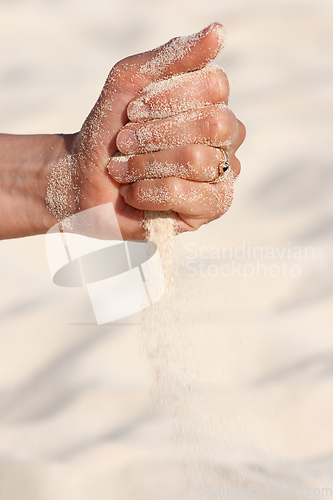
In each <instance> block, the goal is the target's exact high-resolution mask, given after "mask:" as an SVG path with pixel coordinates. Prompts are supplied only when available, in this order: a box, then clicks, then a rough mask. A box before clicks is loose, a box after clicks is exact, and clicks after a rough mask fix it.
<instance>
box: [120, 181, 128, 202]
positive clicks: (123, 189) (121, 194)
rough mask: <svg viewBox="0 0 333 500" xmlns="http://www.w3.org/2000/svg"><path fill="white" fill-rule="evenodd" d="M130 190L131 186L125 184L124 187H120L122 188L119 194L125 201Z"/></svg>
mask: <svg viewBox="0 0 333 500" xmlns="http://www.w3.org/2000/svg"><path fill="white" fill-rule="evenodd" d="M129 188H130V186H129V184H125V185H124V186H120V188H119V194H120V196H122V197H123V198H124V199H126V196H127V193H128V190H129Z"/></svg>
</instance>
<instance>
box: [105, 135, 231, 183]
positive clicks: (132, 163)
mask: <svg viewBox="0 0 333 500" xmlns="http://www.w3.org/2000/svg"><path fill="white" fill-rule="evenodd" d="M224 158H225V155H224V153H223V152H222V151H221V150H219V149H217V148H212V147H210V146H205V145H201V144H194V145H191V146H180V147H178V148H173V149H169V150H166V151H158V152H156V153H147V154H141V155H134V156H123V155H122V156H114V157H113V158H112V159H111V160H110V162H109V164H108V171H109V173H110V175H111V177H112V178H113V179H114V180H115V181H117V182H119V183H121V184H128V183H132V182H137V181H140V180H143V179H162V178H165V177H179V178H181V179H187V180H192V181H201V182H204V181H206V182H209V181H212V180H214V179H216V177H218V173H219V165H220V164H221V162H222V161H223V160H224Z"/></svg>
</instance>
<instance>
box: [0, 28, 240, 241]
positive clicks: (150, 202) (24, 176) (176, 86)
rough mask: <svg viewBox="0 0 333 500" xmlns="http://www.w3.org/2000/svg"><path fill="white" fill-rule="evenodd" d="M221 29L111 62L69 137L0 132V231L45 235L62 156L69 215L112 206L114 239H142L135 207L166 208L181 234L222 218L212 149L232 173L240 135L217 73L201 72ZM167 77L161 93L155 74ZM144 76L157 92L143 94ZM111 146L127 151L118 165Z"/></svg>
mask: <svg viewBox="0 0 333 500" xmlns="http://www.w3.org/2000/svg"><path fill="white" fill-rule="evenodd" d="M222 35H223V31H222V27H221V26H220V25H219V24H217V23H215V24H213V25H211V26H210V27H208V28H206V29H205V30H203V32H201V34H200V35H199V36H196V37H192V38H189V39H188V40H184V39H174V40H171V41H170V42H168V44H166V45H165V46H162V47H160V48H158V49H155V50H154V51H151V52H147V53H143V54H139V55H136V56H131V57H129V58H127V59H124V60H123V61H120V62H119V63H117V64H116V66H115V67H114V68H113V69H112V70H111V72H110V74H109V76H108V79H107V81H106V83H105V86H104V88H103V90H102V93H101V95H100V97H99V99H98V101H97V103H96V105H95V106H94V108H93V110H92V111H91V113H90V114H89V116H88V118H87V119H86V121H85V123H84V124H83V126H82V129H81V131H80V132H79V133H77V134H73V135H67V136H62V135H54V136H52V135H50V136H8V135H2V136H0V165H1V167H0V192H1V201H0V220H1V226H0V237H1V238H13V237H20V236H28V235H32V234H41V233H45V232H46V231H47V230H48V229H49V228H50V227H52V226H53V225H54V224H55V223H56V222H57V220H56V219H55V217H54V216H53V215H51V214H50V213H49V211H48V210H47V207H46V204H45V192H46V188H47V183H48V176H49V175H50V173H51V170H52V168H54V165H57V164H59V162H61V161H63V160H64V159H66V158H67V160H66V161H68V159H69V160H70V162H71V168H72V169H73V170H74V173H75V174H74V176H73V179H74V178H75V181H74V180H73V186H72V191H71V194H70V200H68V208H69V211H70V213H72V214H75V213H77V212H79V211H83V210H86V209H89V208H91V207H94V206H96V205H102V204H104V203H109V202H112V203H113V204H114V207H115V210H116V214H117V219H118V223H119V227H120V230H121V232H122V235H123V238H124V239H143V238H144V237H145V235H144V230H143V228H142V224H141V222H142V218H143V210H173V211H174V212H175V216H176V219H177V221H178V224H179V229H180V230H181V231H187V230H193V229H197V228H199V227H200V226H201V225H202V224H204V223H206V222H209V221H210V220H213V219H215V218H217V217H219V216H220V215H222V213H223V212H224V211H226V210H227V208H228V207H229V206H230V203H231V196H230V191H231V184H232V183H231V182H230V181H229V182H228V181H226V182H220V183H218V184H208V182H209V181H211V180H212V179H214V178H216V177H217V176H218V166H219V163H220V162H221V159H222V158H223V154H222V153H221V151H220V150H219V148H223V149H224V150H227V151H228V154H229V159H230V166H231V171H232V172H233V175H232V177H235V176H237V175H238V173H239V170H240V164H239V161H238V160H237V158H236V157H235V153H236V151H237V149H238V147H239V146H240V145H241V143H242V142H243V140H244V138H245V128H244V126H243V124H242V123H241V122H239V121H238V120H237V119H236V117H235V116H234V114H233V113H232V111H231V110H230V109H229V108H228V107H227V102H228V96H229V83H228V80H227V77H226V75H225V74H224V72H223V71H222V70H220V69H218V68H215V69H214V68H210V67H208V68H206V65H207V64H208V63H210V62H211V61H212V60H213V59H214V58H215V57H216V55H217V54H218V52H219V50H220V49H221V45H222V42H221V40H222V38H223V37H222ZM174 46H176V47H181V48H182V57H177V56H175V55H174V54H175V51H173V47H174ZM166 56H168V57H166ZM156 61H157V63H158V64H157V63H156ZM170 77H173V78H172V84H168V90H167V92H165V89H163V86H164V87H165V85H166V84H165V82H163V81H162V82H161V80H165V79H166V78H170ZM177 79H181V81H178V82H177ZM153 82H161V84H160V85H161V88H160V89H159V88H157V89H156V88H155V89H154V91H151V89H150V87H149V85H150V84H152V83H153ZM157 87H158V86H157ZM193 89H195V90H194V91H193ZM185 97H186V98H185ZM177 103H183V104H182V105H181V106H180V107H179V104H177ZM129 119H130V120H131V122H129ZM131 134H132V142H131ZM119 151H120V152H121V153H123V154H125V155H128V154H131V155H133V156H131V157H130V158H129V159H128V161H122V162H119V161H117V160H116V159H113V157H114V156H115V155H118V154H119ZM229 179H230V175H229ZM74 184H75V185H74ZM78 191H79V196H75V194H77V192H78ZM149 193H153V196H150V194H149ZM161 194H162V195H163V194H165V196H161ZM156 200H158V202H156ZM161 200H162V201H161ZM217 200H219V201H220V203H217Z"/></svg>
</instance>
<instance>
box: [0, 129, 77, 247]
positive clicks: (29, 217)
mask: <svg viewBox="0 0 333 500" xmlns="http://www.w3.org/2000/svg"><path fill="white" fill-rule="evenodd" d="M74 137H75V136H74V135H60V134H59V135H31V136H17V135H7V134H0V197H1V198H0V221H1V224H0V239H5V238H18V237H22V236H31V235H35V234H43V233H46V232H47V231H48V229H50V228H51V227H52V226H53V225H54V224H56V223H57V219H56V217H55V216H54V214H52V213H50V211H49V210H48V208H47V204H46V201H45V197H46V192H47V189H48V184H49V178H50V176H51V175H52V169H54V168H56V167H55V166H56V165H58V164H59V163H61V162H62V161H64V159H65V158H68V157H69V156H70V153H71V147H72V142H73V140H74ZM72 190H73V191H74V188H72Z"/></svg>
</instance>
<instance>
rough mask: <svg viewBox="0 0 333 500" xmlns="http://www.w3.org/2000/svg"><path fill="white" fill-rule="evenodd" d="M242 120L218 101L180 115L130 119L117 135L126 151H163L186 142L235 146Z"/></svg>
mask: <svg viewBox="0 0 333 500" xmlns="http://www.w3.org/2000/svg"><path fill="white" fill-rule="evenodd" d="M239 123H240V122H239V121H238V120H237V118H236V117H235V115H234V114H233V112H232V111H231V110H230V109H229V108H228V107H227V106H226V105H225V104H224V103H222V104H215V105H214V106H207V107H205V108H200V109H197V110H192V111H188V112H186V113H183V114H181V115H177V116H174V117H171V118H164V119H162V120H154V121H152V122H147V123H130V124H128V125H126V126H125V127H124V128H123V129H122V130H121V131H120V132H119V134H118V136H117V141H116V142H117V147H118V149H119V151H121V152H122V153H124V154H138V153H148V152H153V151H161V150H164V149H170V148H174V147H177V146H184V145H186V144H207V145H208V146H213V147H218V148H223V149H232V148H233V147H234V145H235V144H237V143H238V140H239V135H240V125H239Z"/></svg>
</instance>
